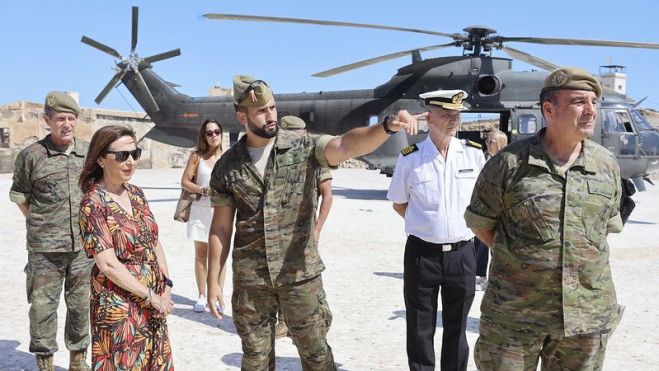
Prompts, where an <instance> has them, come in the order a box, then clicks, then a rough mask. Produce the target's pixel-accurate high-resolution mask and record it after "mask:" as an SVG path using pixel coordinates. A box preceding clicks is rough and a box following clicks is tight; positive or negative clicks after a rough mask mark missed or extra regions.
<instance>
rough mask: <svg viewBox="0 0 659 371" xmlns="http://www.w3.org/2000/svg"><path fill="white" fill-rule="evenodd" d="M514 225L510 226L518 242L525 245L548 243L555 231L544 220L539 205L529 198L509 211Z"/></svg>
mask: <svg viewBox="0 0 659 371" xmlns="http://www.w3.org/2000/svg"><path fill="white" fill-rule="evenodd" d="M508 214H509V215H510V218H511V219H512V220H513V221H514V225H511V226H509V227H510V228H511V231H512V233H513V237H514V238H515V240H516V241H520V242H524V243H538V242H547V241H549V240H550V239H552V235H553V233H552V232H553V231H552V229H551V228H550V226H549V224H548V223H547V221H546V220H545V219H544V217H543V215H542V212H541V211H540V208H539V207H538V203H537V202H536V200H535V199H533V198H527V199H526V200H524V201H521V202H519V203H517V204H516V205H514V206H513V207H511V208H510V209H509V210H508Z"/></svg>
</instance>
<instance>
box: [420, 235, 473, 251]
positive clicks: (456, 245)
mask: <svg viewBox="0 0 659 371" xmlns="http://www.w3.org/2000/svg"><path fill="white" fill-rule="evenodd" d="M409 239H411V240H412V241H414V242H416V243H419V244H422V245H425V246H427V247H431V248H437V249H441V250H442V252H449V251H456V250H460V249H461V248H462V247H463V246H466V245H469V244H470V243H473V241H474V240H473V239H472V238H470V239H468V240H464V241H458V242H453V243H432V242H428V241H426V240H423V239H421V238H419V237H417V236H415V235H412V234H411V235H410V236H409Z"/></svg>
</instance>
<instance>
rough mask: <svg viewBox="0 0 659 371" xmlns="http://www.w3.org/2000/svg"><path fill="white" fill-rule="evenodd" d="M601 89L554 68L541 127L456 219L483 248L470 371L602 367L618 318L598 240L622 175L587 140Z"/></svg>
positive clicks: (483, 180) (498, 161)
mask: <svg viewBox="0 0 659 371" xmlns="http://www.w3.org/2000/svg"><path fill="white" fill-rule="evenodd" d="M601 93H602V89H601V86H600V83H599V82H598V81H597V80H596V79H595V78H594V77H593V76H592V75H591V74H589V73H588V72H586V71H583V70H581V69H577V68H559V69H556V70H554V71H553V72H551V73H550V74H549V76H547V78H546V79H545V82H544V85H543V88H542V90H541V92H540V105H541V109H542V114H543V116H544V118H545V120H546V122H547V127H546V128H543V129H541V130H540V131H539V132H538V133H537V134H536V135H535V136H533V137H532V138H529V139H525V140H521V141H518V142H515V143H512V144H510V145H508V146H507V147H506V148H504V149H502V150H501V151H500V152H499V153H498V154H497V155H496V156H494V157H493V158H492V159H490V160H489V161H488V162H487V164H486V165H485V168H484V169H483V172H482V173H481V175H480V177H479V179H478V181H477V184H476V188H475V190H474V194H473V196H472V199H471V204H470V205H469V207H468V209H467V211H466V212H465V220H466V222H467V225H468V226H469V227H470V228H472V230H473V231H474V233H476V236H477V237H478V238H479V239H480V240H481V241H483V242H484V243H485V244H486V245H488V246H489V247H490V249H491V250H492V262H491V264H490V284H489V285H488V287H487V290H486V291H485V295H484V297H483V302H482V305H481V313H482V314H481V320H480V337H479V338H478V341H477V342H476V349H475V354H474V358H475V360H476V365H477V366H478V369H479V370H535V369H536V366H537V364H538V360H539V358H540V359H542V368H543V369H545V370H601V369H602V364H603V361H604V351H605V348H606V343H607V340H608V337H609V335H610V334H611V332H612V331H613V329H614V328H615V327H616V325H617V323H618V321H619V320H620V317H621V315H622V308H621V307H620V306H619V305H618V304H617V301H616V294H615V288H614V286H613V281H612V278H611V270H610V267H609V247H608V244H607V242H606V235H607V233H609V232H620V231H621V230H622V220H621V218H620V215H619V212H618V204H619V202H620V196H621V189H620V184H621V183H620V169H619V168H618V163H617V162H616V159H615V157H614V156H613V154H611V153H610V152H609V151H608V150H607V149H605V148H603V147H602V146H600V145H598V144H596V143H594V142H592V141H590V140H589V139H588V137H589V136H591V135H592V134H593V130H594V127H595V122H596V121H595V119H596V117H597V101H598V100H599V98H600V97H601Z"/></svg>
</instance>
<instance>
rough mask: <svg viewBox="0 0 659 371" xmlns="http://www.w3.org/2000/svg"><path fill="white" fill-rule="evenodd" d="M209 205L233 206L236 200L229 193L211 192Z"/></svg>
mask: <svg viewBox="0 0 659 371" xmlns="http://www.w3.org/2000/svg"><path fill="white" fill-rule="evenodd" d="M211 206H213V207H215V206H227V207H234V208H235V207H236V201H235V200H234V199H233V196H231V195H228V194H222V193H217V192H213V194H212V195H211Z"/></svg>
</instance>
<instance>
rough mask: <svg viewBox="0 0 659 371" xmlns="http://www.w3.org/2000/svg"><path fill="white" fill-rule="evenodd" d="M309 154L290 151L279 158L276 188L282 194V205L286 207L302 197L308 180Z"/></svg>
mask: <svg viewBox="0 0 659 371" xmlns="http://www.w3.org/2000/svg"><path fill="white" fill-rule="evenodd" d="M307 159H308V154H307V153H306V152H305V151H301V150H289V151H288V152H286V153H283V154H281V155H279V156H278V157H277V165H278V168H279V169H278V171H277V179H276V180H275V187H277V188H278V189H277V191H278V193H279V192H281V197H280V199H281V203H282V205H286V204H288V203H291V202H294V201H295V199H297V198H299V197H302V193H303V190H304V187H303V185H304V182H305V180H306V170H307Z"/></svg>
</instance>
